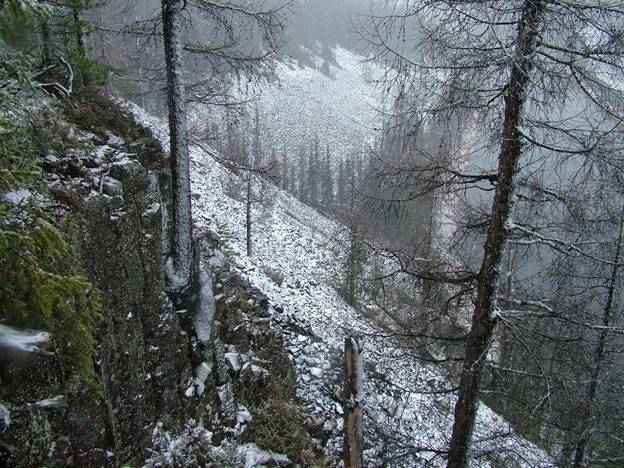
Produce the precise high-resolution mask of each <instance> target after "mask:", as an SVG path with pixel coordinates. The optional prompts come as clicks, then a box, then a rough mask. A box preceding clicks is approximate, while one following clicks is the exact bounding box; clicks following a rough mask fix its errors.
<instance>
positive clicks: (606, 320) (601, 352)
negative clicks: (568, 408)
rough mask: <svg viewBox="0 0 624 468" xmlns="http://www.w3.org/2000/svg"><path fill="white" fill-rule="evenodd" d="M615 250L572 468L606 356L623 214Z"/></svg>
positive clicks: (577, 467)
mask: <svg viewBox="0 0 624 468" xmlns="http://www.w3.org/2000/svg"><path fill="white" fill-rule="evenodd" d="M617 242H618V243H617V246H616V250H615V258H614V260H613V269H612V270H611V278H610V282H609V292H608V295H607V304H606V305H605V309H604V314H603V316H602V327H603V328H602V331H601V332H600V337H599V339H598V345H597V346H596V357H595V360H594V368H593V369H592V373H591V380H590V384H589V391H588V392H587V400H586V401H585V409H584V410H583V413H582V420H581V430H580V434H579V439H578V442H577V444H576V450H575V453H574V464H573V465H572V466H573V468H581V467H583V466H585V455H586V454H585V450H586V446H587V438H588V432H589V430H590V427H591V420H592V415H593V408H592V407H593V405H594V401H595V399H596V392H597V391H598V381H599V380H600V376H601V374H602V370H603V367H604V361H605V358H606V355H607V340H608V338H609V328H610V327H611V326H612V323H611V322H612V321H613V315H614V313H615V309H616V306H617V292H618V291H617V288H618V283H619V279H620V271H621V269H622V242H624V212H623V213H622V218H620V232H619V235H618V241H617Z"/></svg>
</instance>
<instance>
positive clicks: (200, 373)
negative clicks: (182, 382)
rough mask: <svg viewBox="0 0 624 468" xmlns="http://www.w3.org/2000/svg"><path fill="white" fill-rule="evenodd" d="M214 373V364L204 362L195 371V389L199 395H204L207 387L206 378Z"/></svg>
mask: <svg viewBox="0 0 624 468" xmlns="http://www.w3.org/2000/svg"><path fill="white" fill-rule="evenodd" d="M211 373H212V364H211V363H210V364H209V363H207V362H202V363H201V364H200V365H199V367H198V368H197V370H196V371H195V389H196V393H197V396H202V395H203V394H204V390H205V388H206V380H207V379H208V377H209V376H210V374H211Z"/></svg>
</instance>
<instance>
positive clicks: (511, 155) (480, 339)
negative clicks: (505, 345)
mask: <svg viewBox="0 0 624 468" xmlns="http://www.w3.org/2000/svg"><path fill="white" fill-rule="evenodd" d="M544 9H545V4H544V1H543V0H527V1H526V2H525V3H524V7H523V11H522V18H521V20H520V23H519V25H518V34H517V39H516V47H515V51H514V57H513V62H512V65H511V74H510V80H509V83H508V86H507V91H506V94H505V111H504V122H503V131H502V143H501V149H500V153H499V158H498V159H499V165H498V172H497V184H496V191H495V194H494V202H493V205H492V213H491V219H490V223H489V227H488V232H487V239H486V242H485V247H484V256H483V262H482V264H481V269H480V271H479V276H478V284H477V297H476V303H475V309H474V313H473V316H472V326H471V329H470V333H469V334H468V337H467V339H466V344H465V360H464V365H463V369H462V373H461V378H460V384H459V393H458V400H457V403H456V405H455V418H454V422H453V433H452V436H451V442H450V446H449V458H448V463H447V467H448V468H459V467H466V466H467V465H468V454H469V450H470V443H471V439H472V432H473V429H474V425H475V420H476V416H477V408H478V406H477V405H478V395H479V387H480V384H481V377H482V372H483V367H484V363H485V359H486V355H487V351H488V348H489V346H490V343H491V340H492V337H493V334H494V330H495V327H496V321H497V320H496V315H495V313H494V312H495V310H496V296H497V292H498V282H499V277H500V271H501V268H502V266H503V265H502V263H503V255H504V252H505V246H506V243H507V239H508V237H509V228H508V226H507V224H508V222H509V221H510V219H511V217H510V216H511V211H512V205H513V192H514V185H515V182H514V179H515V175H516V173H517V170H518V161H519V160H520V156H521V154H522V136H521V133H520V129H519V126H520V122H521V119H522V113H523V108H524V105H525V101H526V93H527V89H528V86H529V83H530V74H531V71H532V68H533V63H532V56H533V54H534V52H535V51H536V48H537V36H538V32H539V28H540V22H541V16H542V14H543V11H544Z"/></svg>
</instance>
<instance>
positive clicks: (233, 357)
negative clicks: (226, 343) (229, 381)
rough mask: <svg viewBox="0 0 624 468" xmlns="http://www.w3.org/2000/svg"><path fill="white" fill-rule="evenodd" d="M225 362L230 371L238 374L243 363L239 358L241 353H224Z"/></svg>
mask: <svg viewBox="0 0 624 468" xmlns="http://www.w3.org/2000/svg"><path fill="white" fill-rule="evenodd" d="M225 362H226V363H227V365H228V367H229V368H230V370H231V371H232V372H234V373H235V374H238V372H239V371H240V370H241V367H243V363H242V360H241V355H240V354H239V353H236V352H230V353H225Z"/></svg>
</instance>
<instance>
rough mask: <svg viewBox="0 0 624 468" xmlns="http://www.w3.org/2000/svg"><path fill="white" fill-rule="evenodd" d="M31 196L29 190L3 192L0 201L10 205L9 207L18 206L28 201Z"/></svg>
mask: <svg viewBox="0 0 624 468" xmlns="http://www.w3.org/2000/svg"><path fill="white" fill-rule="evenodd" d="M31 196H32V193H30V190H27V189H25V188H18V189H17V190H11V191H9V192H5V193H4V194H3V195H2V199H3V200H4V201H5V202H6V203H10V204H11V205H19V204H21V203H23V202H24V201H26V200H28V199H29V198H30V197H31Z"/></svg>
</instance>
